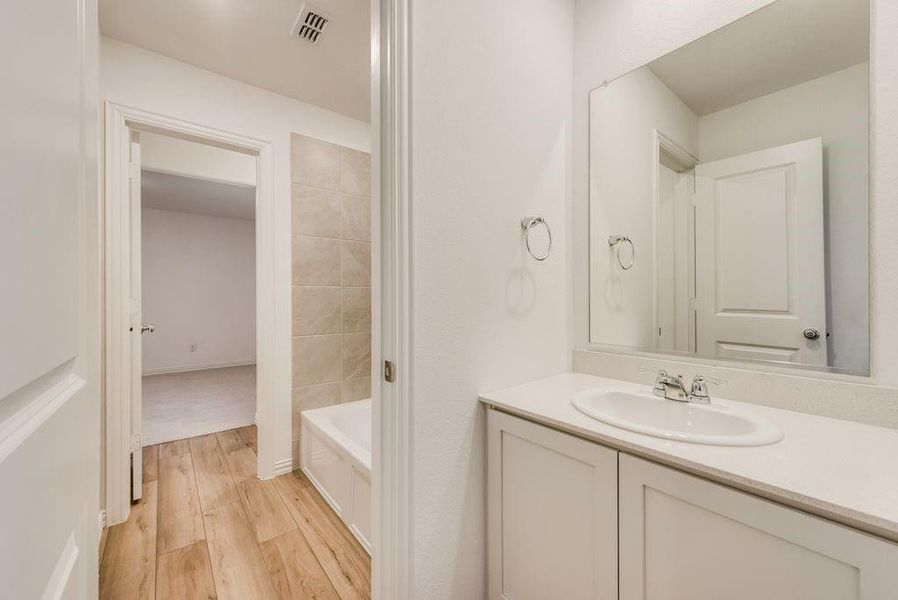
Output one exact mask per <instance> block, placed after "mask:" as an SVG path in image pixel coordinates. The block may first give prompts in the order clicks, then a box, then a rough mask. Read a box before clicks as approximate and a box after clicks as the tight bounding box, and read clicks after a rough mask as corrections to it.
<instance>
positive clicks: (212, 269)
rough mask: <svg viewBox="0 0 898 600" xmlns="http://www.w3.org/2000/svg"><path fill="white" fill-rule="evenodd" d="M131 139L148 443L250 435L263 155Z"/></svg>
mask: <svg viewBox="0 0 898 600" xmlns="http://www.w3.org/2000/svg"><path fill="white" fill-rule="evenodd" d="M135 138H136V140H135V141H137V140H139V144H140V202H141V210H140V213H141V214H140V231H139V234H140V235H139V236H136V235H135V236H134V237H133V238H132V245H133V246H135V247H136V246H137V245H138V244H139V246H140V270H141V272H140V279H141V289H140V291H141V295H140V306H141V313H142V316H143V319H142V323H143V324H142V333H143V336H142V343H141V345H142V348H141V350H142V352H141V354H142V357H141V363H142V364H141V371H142V377H141V383H142V388H143V389H142V394H141V397H142V407H141V413H142V428H141V429H142V432H141V437H142V443H143V445H144V446H152V445H155V444H160V443H163V442H171V441H173V440H180V439H188V438H192V437H197V436H200V435H203V434H208V433H215V432H219V431H226V430H229V429H237V428H240V427H247V426H251V425H253V423H254V420H255V413H256V383H255V381H256V314H255V304H256V302H255V296H256V283H255V254H256V252H255V250H256V248H255V244H256V242H255V212H256V210H255V204H256V161H255V157H253V156H250V155H247V154H242V153H239V152H234V151H233V150H226V149H223V148H217V147H214V146H209V145H205V144H200V143H197V142H193V141H188V140H181V139H178V138H174V137H170V136H165V135H161V134H158V133H150V132H144V133H137V134H135ZM138 237H139V239H138Z"/></svg>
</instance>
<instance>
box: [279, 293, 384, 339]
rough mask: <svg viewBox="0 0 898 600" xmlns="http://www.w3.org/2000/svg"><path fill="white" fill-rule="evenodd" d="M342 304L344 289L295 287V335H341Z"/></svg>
mask: <svg viewBox="0 0 898 600" xmlns="http://www.w3.org/2000/svg"><path fill="white" fill-rule="evenodd" d="M342 303H343V301H342V288H339V287H306V286H294V287H293V335H321V334H325V333H340V332H341V331H342V325H341V323H342V319H343V314H342ZM369 324H370V323H369Z"/></svg>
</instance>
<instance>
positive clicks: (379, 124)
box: [371, 0, 414, 600]
mask: <svg viewBox="0 0 898 600" xmlns="http://www.w3.org/2000/svg"><path fill="white" fill-rule="evenodd" d="M371 35H372V58H373V63H372V88H371V99H372V106H371V115H372V123H371V126H372V139H373V143H372V169H371V174H372V182H371V188H372V203H371V206H372V213H371V219H372V220H371V224H372V252H371V256H372V272H371V281H372V285H373V290H372V304H373V306H372V314H373V315H374V318H373V319H372V340H373V345H372V356H371V359H372V360H371V371H372V372H371V377H372V386H371V391H372V402H373V406H372V408H373V410H372V415H373V418H372V421H373V434H374V436H373V442H374V443H373V452H372V471H371V478H372V485H373V494H372V520H373V522H372V558H373V562H372V568H373V572H372V595H373V597H374V598H375V599H379V600H408V599H410V598H413V597H414V588H413V573H412V556H413V552H412V541H413V538H412V531H413V529H412V519H413V510H412V453H413V451H414V448H413V446H412V408H411V377H410V374H411V370H412V368H413V366H412V357H411V351H410V349H411V330H410V328H411V281H410V276H411V268H410V265H411V259H412V257H411V244H410V241H411V219H410V211H411V202H410V189H411V183H410V169H409V156H410V144H411V136H410V119H409V109H410V107H409V102H410V94H409V51H410V44H409V0H372V2H371ZM385 360H390V361H392V362H393V364H394V365H395V368H394V380H393V382H391V383H388V382H386V381H384V377H383V368H382V365H383V364H384V361H385Z"/></svg>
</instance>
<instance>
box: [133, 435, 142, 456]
mask: <svg viewBox="0 0 898 600" xmlns="http://www.w3.org/2000/svg"><path fill="white" fill-rule="evenodd" d="M142 446H143V445H142V443H141V439H140V434H139V433H132V434H131V452H138V451H140V449H141V448H142Z"/></svg>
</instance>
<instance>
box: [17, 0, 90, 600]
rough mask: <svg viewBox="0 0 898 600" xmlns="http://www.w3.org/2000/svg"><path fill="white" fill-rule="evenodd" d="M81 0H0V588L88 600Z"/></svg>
mask: <svg viewBox="0 0 898 600" xmlns="http://www.w3.org/2000/svg"><path fill="white" fill-rule="evenodd" d="M96 24H97V12H96V3H95V2H94V1H92V0H74V1H71V0H44V1H42V2H38V3H36V2H32V1H31V0H4V1H3V2H0V55H2V57H3V58H2V60H0V81H3V92H2V93H0V131H2V134H0V174H2V178H3V184H4V192H3V199H2V201H0V272H2V273H3V277H4V287H3V292H2V293H0V582H2V583H0V596H2V597H3V598H16V599H18V598H28V599H30V598H65V599H70V598H77V599H81V600H86V599H89V598H96V597H97V570H98V568H97V562H98V560H97V540H98V538H97V536H98V533H99V532H98V520H99V516H100V513H99V510H100V507H99V491H100V480H99V467H100V454H99V446H100V430H99V428H100V410H99V409H100V395H99V356H100V352H99V333H100V313H99V290H100V284H99V262H100V256H99V228H98V223H99V214H98V202H97V173H98V165H97V146H98V144H97V140H98V128H97V113H98V106H99V103H98V98H97V52H98V48H97V43H98V40H99V37H98V36H99V32H98V31H97V25H96Z"/></svg>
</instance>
